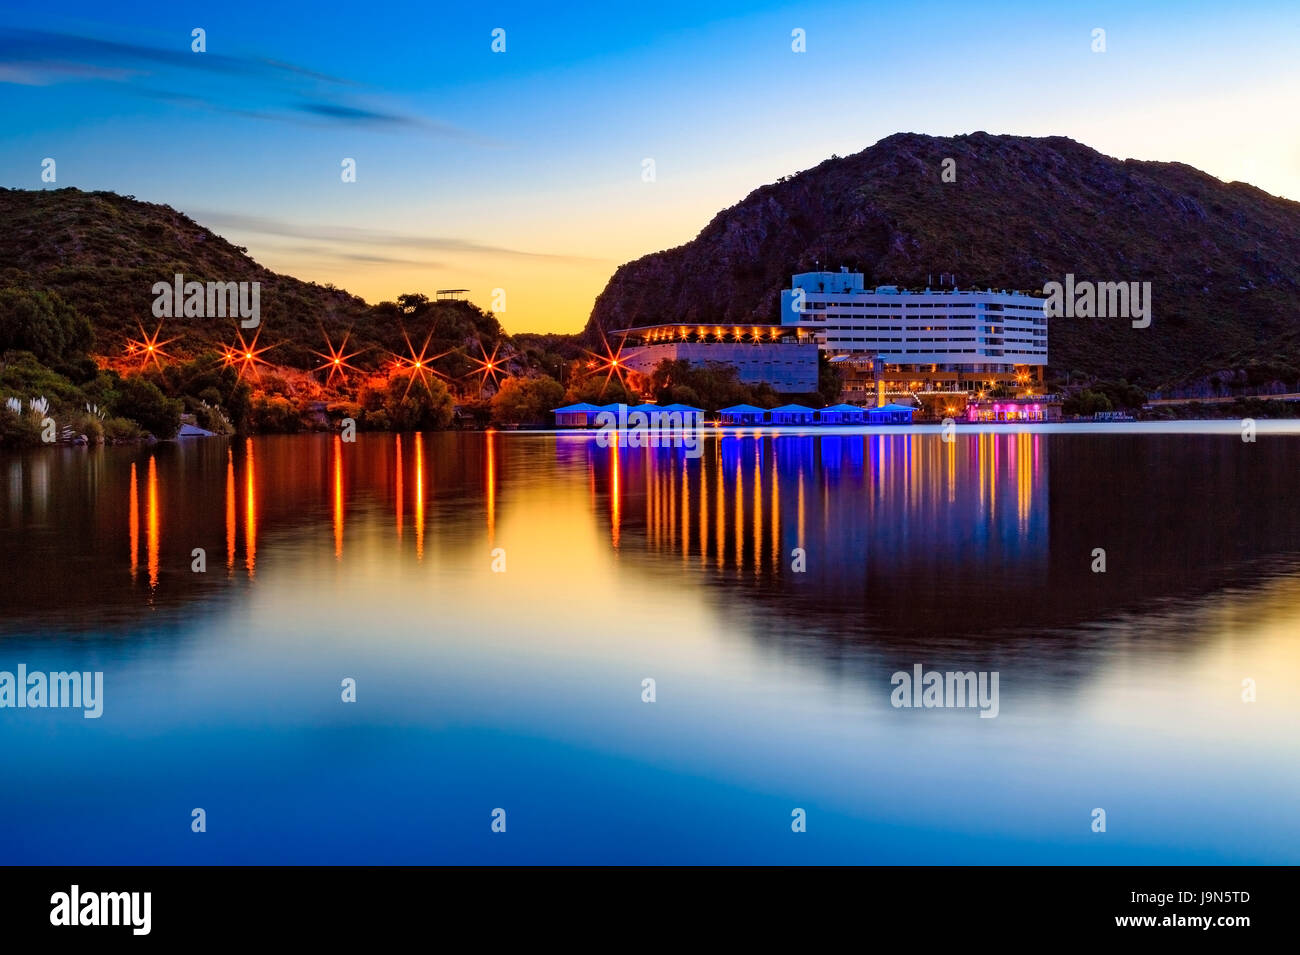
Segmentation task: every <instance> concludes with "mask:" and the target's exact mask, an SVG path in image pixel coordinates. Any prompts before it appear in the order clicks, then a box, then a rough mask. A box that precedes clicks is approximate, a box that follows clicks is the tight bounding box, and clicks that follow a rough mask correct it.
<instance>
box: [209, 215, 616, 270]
mask: <svg viewBox="0 0 1300 955" xmlns="http://www.w3.org/2000/svg"><path fill="white" fill-rule="evenodd" d="M192 215H193V217H194V219H195V220H196V221H198V222H200V223H202V224H203V225H206V226H208V227H209V228H212V229H215V230H217V231H221V230H223V229H234V230H237V231H240V232H254V233H258V234H260V235H274V236H284V237H287V238H293V239H309V240H311V241H315V242H327V243H332V244H335V245H336V246H344V247H350V248H352V249H359V248H390V249H421V250H426V251H432V252H462V253H468V254H476V255H492V256H508V257H517V258H527V259H534V260H544V261H550V262H555V263H558V264H570V265H591V264H597V263H604V262H607V261H608V260H606V259H595V258H590V257H588V256H579V255H566V254H562V253H554V252H530V251H526V250H523V249H511V248H506V247H504V246H497V245H489V244H484V243H481V242H472V241H469V240H467V239H458V238H448V237H441V236H420V235H409V234H403V233H397V232H387V231H383V230H378V229H362V228H357V227H354V226H329V225H303V224H300V223H295V222H285V221H283V220H280V219H274V218H270V217H266V216H251V215H242V214H239V213H226V212H217V211H206V212H205V211H196V212H194V213H192ZM351 254H353V255H356V254H358V253H356V252H352V253H351Z"/></svg>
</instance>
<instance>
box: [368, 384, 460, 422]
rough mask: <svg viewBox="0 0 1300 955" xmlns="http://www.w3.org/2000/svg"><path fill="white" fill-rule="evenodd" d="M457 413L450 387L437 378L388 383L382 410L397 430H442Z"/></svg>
mask: <svg viewBox="0 0 1300 955" xmlns="http://www.w3.org/2000/svg"><path fill="white" fill-rule="evenodd" d="M455 410H456V409H455V404H454V403H453V402H452V400H451V395H450V394H449V393H448V392H447V386H446V385H444V384H443V383H442V382H441V381H440V380H439V379H437V378H432V377H429V378H426V380H425V381H419V380H416V381H411V380H410V379H407V378H404V377H399V376H394V377H392V378H390V379H389V380H388V387H387V389H386V390H385V392H384V397H383V411H384V414H385V416H386V417H387V419H388V423H389V426H390V427H391V428H392V429H393V430H394V431H441V430H443V429H444V428H446V427H447V426H448V425H449V424H451V419H452V416H453V415H454V414H455Z"/></svg>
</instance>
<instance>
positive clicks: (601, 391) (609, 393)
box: [564, 372, 638, 405]
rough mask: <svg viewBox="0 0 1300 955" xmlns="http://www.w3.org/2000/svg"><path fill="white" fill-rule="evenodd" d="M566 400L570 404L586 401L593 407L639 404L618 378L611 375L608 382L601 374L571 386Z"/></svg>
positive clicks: (566, 394)
mask: <svg viewBox="0 0 1300 955" xmlns="http://www.w3.org/2000/svg"><path fill="white" fill-rule="evenodd" d="M564 400H565V401H567V402H570V403H577V402H582V401H585V402H587V403H589V404H593V405H608V404H624V405H634V404H637V403H638V402H637V399H636V396H635V395H633V394H632V393H631V392H630V391H628V390H627V388H625V387H624V386H623V383H622V382H621V381H619V380H618V378H617V377H615V376H613V375H611V376H610V377H609V380H608V381H606V380H605V376H604V374H602V373H599V372H598V373H596V374H594V375H590V376H588V377H586V378H583V379H581V380H579V381H575V382H574V383H573V384H572V385H570V386H569V390H568V392H566V393H565V395H564Z"/></svg>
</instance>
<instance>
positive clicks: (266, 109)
mask: <svg viewBox="0 0 1300 955" xmlns="http://www.w3.org/2000/svg"><path fill="white" fill-rule="evenodd" d="M187 39H188V37H187ZM65 82H93V83H103V84H108V85H110V86H112V87H113V88H117V89H119V90H121V91H122V92H125V93H129V94H131V95H135V96H143V97H146V98H149V99H154V100H160V101H165V102H170V103H173V104H176V105H181V106H185V107H188V108H194V109H204V110H211V111H214V112H220V113H226V114H229V115H235V116H241V117H244V118H247V119H259V120H270V121H278V122H289V123H298V124H305V125H314V126H346V127H353V128H368V129H375V130H385V129H387V130H395V131H396V130H407V131H411V132H418V133H424V134H427V135H432V136H440V137H447V138H452V139H459V140H463V141H466V142H471V143H477V144H478V145H482V146H496V145H499V143H497V142H495V141H494V140H491V139H489V138H487V137H482V136H478V135H477V134H475V133H472V132H470V131H468V130H463V129H460V128H459V127H456V126H453V125H451V124H449V123H444V122H440V121H438V120H434V119H431V118H428V117H425V116H419V115H415V114H411V113H406V112H403V111H401V110H397V109H392V108H388V107H377V106H371V105H365V104H360V103H357V102H355V101H350V100H352V99H354V98H355V96H356V95H357V93H358V91H359V90H360V89H361V84H358V83H356V82H354V81H352V80H348V79H345V78H343V77H338V76H332V75H330V74H328V73H322V72H319V71H316V70H311V69H308V68H306V67H302V66H298V65H296V64H293V63H286V62H284V61H281V60H273V59H268V58H265V57H250V56H234V55H230V54H224V53H214V52H205V53H194V52H191V50H190V49H189V47H188V45H187V46H185V47H184V48H182V49H167V48H163V47H155V46H145V45H143V44H139V43H124V42H120V41H117V40H109V39H101V38H98V37H91V36H82V35H78V34H72V33H56V32H51V31H48V30H26V29H13V28H0V83H9V84H16V85H21V86H50V85H54V84H57V83H65ZM214 84H215V86H216V88H215V89H211V88H208V87H212V86H213V85H214ZM160 86H167V87H168V90H167V91H166V92H164V91H162V90H160V89H159V87H160ZM196 87H197V88H196ZM277 99H278V100H279V101H280V105H278V106H276V105H272V106H268V105H267V103H268V102H273V101H275V100H277ZM250 102H252V103H255V104H256V105H249V103H250Z"/></svg>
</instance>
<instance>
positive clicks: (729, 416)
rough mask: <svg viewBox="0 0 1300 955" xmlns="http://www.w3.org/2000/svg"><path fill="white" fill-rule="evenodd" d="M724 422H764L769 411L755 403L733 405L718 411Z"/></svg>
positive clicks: (733, 423) (736, 423)
mask: <svg viewBox="0 0 1300 955" xmlns="http://www.w3.org/2000/svg"><path fill="white" fill-rule="evenodd" d="M718 415H719V416H720V417H721V419H722V423H723V424H732V425H746V424H750V425H752V424H763V423H764V422H763V419H764V418H765V417H766V415H767V412H766V411H764V410H763V409H762V408H756V407H754V406H753V405H732V406H731V407H730V408H723V409H722V410H721V411H719V412H718Z"/></svg>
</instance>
